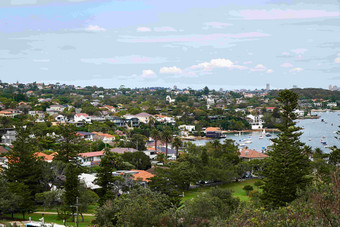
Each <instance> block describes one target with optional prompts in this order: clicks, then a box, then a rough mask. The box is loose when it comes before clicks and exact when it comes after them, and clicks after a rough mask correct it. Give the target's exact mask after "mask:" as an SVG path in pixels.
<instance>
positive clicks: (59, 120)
mask: <svg viewBox="0 0 340 227" xmlns="http://www.w3.org/2000/svg"><path fill="white" fill-rule="evenodd" d="M55 120H56V121H58V122H66V121H67V118H66V117H65V116H63V115H61V114H60V115H58V116H56V117H55Z"/></svg>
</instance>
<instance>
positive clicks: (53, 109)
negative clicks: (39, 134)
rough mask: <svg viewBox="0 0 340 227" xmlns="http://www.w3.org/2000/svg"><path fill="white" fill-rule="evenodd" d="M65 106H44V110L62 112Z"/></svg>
mask: <svg viewBox="0 0 340 227" xmlns="http://www.w3.org/2000/svg"><path fill="white" fill-rule="evenodd" d="M65 108H66V107H65V106H62V105H51V106H50V107H49V108H46V112H63V111H64V109H65Z"/></svg>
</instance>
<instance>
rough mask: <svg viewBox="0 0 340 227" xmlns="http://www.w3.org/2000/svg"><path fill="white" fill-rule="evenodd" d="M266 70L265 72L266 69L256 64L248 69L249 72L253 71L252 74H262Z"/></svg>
mask: <svg viewBox="0 0 340 227" xmlns="http://www.w3.org/2000/svg"><path fill="white" fill-rule="evenodd" d="M266 70H267V67H266V66H264V65H262V64H258V65H256V66H255V67H254V68H252V69H250V71H253V72H263V71H266Z"/></svg>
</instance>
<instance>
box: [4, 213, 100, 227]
mask: <svg viewBox="0 0 340 227" xmlns="http://www.w3.org/2000/svg"><path fill="white" fill-rule="evenodd" d="M4 216H5V217H8V219H7V220H1V221H0V222H1V223H8V222H9V221H13V220H10V217H11V216H10V215H4ZM29 217H31V220H32V221H39V219H40V218H41V217H42V215H41V214H35V213H32V214H25V219H26V220H28V218H29ZM94 218H95V217H90V216H84V222H81V217H80V216H79V226H81V227H87V226H89V225H91V221H92V220H93V219H94ZM14 219H15V220H20V221H24V220H23V219H22V214H14ZM44 220H45V222H46V223H57V224H61V225H62V224H63V221H62V220H59V219H58V215H56V214H44ZM66 225H67V226H71V225H72V226H74V225H75V224H74V222H71V219H70V220H68V221H67V223H66Z"/></svg>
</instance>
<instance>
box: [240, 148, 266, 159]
mask: <svg viewBox="0 0 340 227" xmlns="http://www.w3.org/2000/svg"><path fill="white" fill-rule="evenodd" d="M239 157H240V158H241V159H244V160H247V161H250V160H254V159H264V158H267V157H268V155H266V154H264V153H261V152H258V151H255V150H251V149H242V150H240V154H239Z"/></svg>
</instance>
